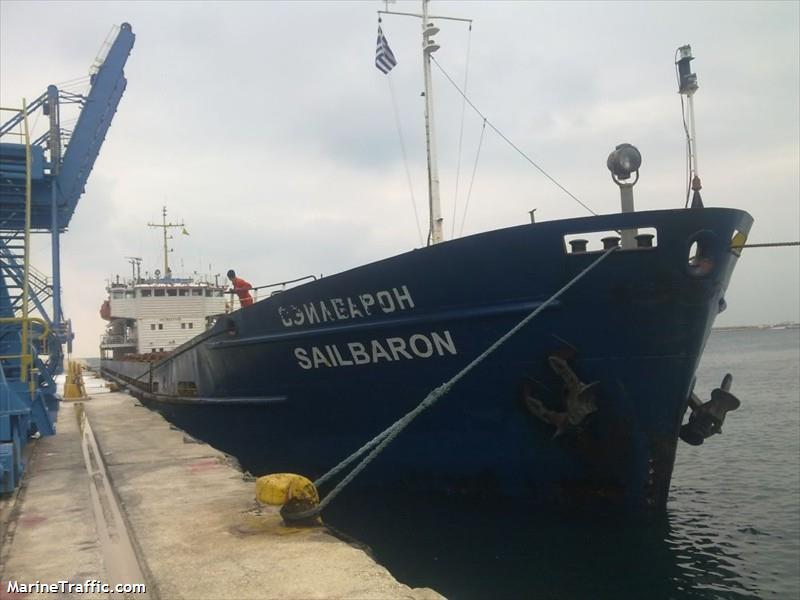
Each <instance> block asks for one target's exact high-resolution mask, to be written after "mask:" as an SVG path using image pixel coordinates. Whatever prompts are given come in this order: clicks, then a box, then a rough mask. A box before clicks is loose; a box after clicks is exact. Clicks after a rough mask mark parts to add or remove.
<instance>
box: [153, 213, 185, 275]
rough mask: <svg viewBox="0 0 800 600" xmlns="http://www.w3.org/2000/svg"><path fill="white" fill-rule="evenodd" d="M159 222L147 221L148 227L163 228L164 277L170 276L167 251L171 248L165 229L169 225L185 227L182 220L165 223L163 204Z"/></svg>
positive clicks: (165, 214)
mask: <svg viewBox="0 0 800 600" xmlns="http://www.w3.org/2000/svg"><path fill="white" fill-rule="evenodd" d="M161 221H162V222H161V223H148V224H147V226H148V227H161V228H162V229H163V230H164V277H168V278H169V277H171V275H170V273H171V271H170V269H169V253H170V252H171V250H170V249H169V247H168V246H167V239H172V237H170V238H167V229H169V228H171V227H185V225H184V223H183V221H181V222H180V223H167V207H166V206H164V207H162V209H161Z"/></svg>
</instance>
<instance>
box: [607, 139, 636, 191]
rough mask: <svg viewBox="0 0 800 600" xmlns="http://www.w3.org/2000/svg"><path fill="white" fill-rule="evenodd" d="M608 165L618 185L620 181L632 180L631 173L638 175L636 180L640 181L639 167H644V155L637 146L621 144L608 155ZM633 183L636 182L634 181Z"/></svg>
mask: <svg viewBox="0 0 800 600" xmlns="http://www.w3.org/2000/svg"><path fill="white" fill-rule="evenodd" d="M606 165H607V166H608V170H609V171H611V175H612V177H613V178H614V181H615V182H617V184H619V181H625V180H626V179H630V178H631V173H636V179H639V167H641V166H642V154H641V153H640V152H639V150H638V149H637V148H636V146H634V145H632V144H620V145H619V146H617V147H616V148H615V149H614V151H613V152H612V153H611V154H609V155H608V161H607V162H606ZM618 180H619V181H618ZM633 183H636V182H635V181H634V182H633Z"/></svg>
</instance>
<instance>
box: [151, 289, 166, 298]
mask: <svg viewBox="0 0 800 600" xmlns="http://www.w3.org/2000/svg"><path fill="white" fill-rule="evenodd" d="M153 292H154V294H153V295H154V296H163V295H164V290H163V289H160V290H153Z"/></svg>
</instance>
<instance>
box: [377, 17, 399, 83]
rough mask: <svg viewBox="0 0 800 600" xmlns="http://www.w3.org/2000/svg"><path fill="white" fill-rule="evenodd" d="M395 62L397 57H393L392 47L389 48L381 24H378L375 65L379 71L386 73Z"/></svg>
mask: <svg viewBox="0 0 800 600" xmlns="http://www.w3.org/2000/svg"><path fill="white" fill-rule="evenodd" d="M396 64H397V59H396V58H395V57H394V53H393V52H392V49H391V48H389V42H387V41H386V37H385V36H384V35H383V31H382V30H381V26H380V25H378V47H377V48H376V49H375V66H376V67H378V70H379V71H380V72H381V73H388V72H389V71H391V70H392V69H393V68H394V67H395V65H396Z"/></svg>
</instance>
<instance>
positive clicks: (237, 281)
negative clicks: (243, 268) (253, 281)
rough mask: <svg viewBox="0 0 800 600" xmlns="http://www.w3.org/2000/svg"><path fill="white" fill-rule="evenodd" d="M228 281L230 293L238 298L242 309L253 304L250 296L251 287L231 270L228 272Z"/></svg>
mask: <svg viewBox="0 0 800 600" xmlns="http://www.w3.org/2000/svg"><path fill="white" fill-rule="evenodd" d="M228 279H230V280H231V287H232V288H233V289H231V291H232V292H233V293H235V294H236V295H237V296H239V304H241V306H242V308H244V307H245V306H250V305H251V304H252V303H253V297H252V296H251V295H250V290H252V289H253V286H252V285H250V284H249V283H248V282H246V281H245V280H244V279H242V278H241V277H237V276H236V271H234V270H233V269H231V270H230V271H228Z"/></svg>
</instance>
